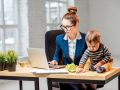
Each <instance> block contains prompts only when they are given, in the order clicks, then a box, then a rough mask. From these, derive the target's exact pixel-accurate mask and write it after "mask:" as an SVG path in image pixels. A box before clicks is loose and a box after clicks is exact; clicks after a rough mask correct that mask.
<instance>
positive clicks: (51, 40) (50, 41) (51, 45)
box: [45, 30, 104, 88]
mask: <svg viewBox="0 0 120 90" xmlns="http://www.w3.org/2000/svg"><path fill="white" fill-rule="evenodd" d="M59 34H64V31H63V30H51V31H47V32H46V33H45V52H46V57H47V60H48V61H52V60H53V55H54V53H55V49H56V43H55V42H56V36H57V35H59ZM58 64H60V65H61V64H62V54H61V59H60V62H59V63H58ZM103 86H104V85H97V88H102V87H103ZM52 87H56V88H59V84H58V83H57V82H52Z"/></svg>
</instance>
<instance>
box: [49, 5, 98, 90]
mask: <svg viewBox="0 0 120 90" xmlns="http://www.w3.org/2000/svg"><path fill="white" fill-rule="evenodd" d="M76 13H77V8H76V7H70V8H68V13H66V14H65V15H64V16H63V18H62V25H61V28H62V29H63V30H64V31H65V34H61V35H58V36H57V37H56V51H55V54H54V57H53V61H52V62H51V63H52V64H54V65H55V64H58V62H59V59H60V55H61V52H62V56H63V64H64V65H66V64H70V63H74V64H76V65H79V61H80V59H81V56H82V54H83V53H84V51H85V49H86V48H87V47H86V43H85V34H84V33H82V32H79V31H78V25H79V18H78V16H77V15H76ZM88 88H89V90H96V87H95V86H94V85H90V84H69V83H67V84H65V83H60V90H88Z"/></svg>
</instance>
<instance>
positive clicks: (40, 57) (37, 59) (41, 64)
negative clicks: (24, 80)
mask: <svg viewBox="0 0 120 90" xmlns="http://www.w3.org/2000/svg"><path fill="white" fill-rule="evenodd" d="M27 52H28V57H29V60H30V64H31V66H32V67H35V68H45V69H48V68H49V65H48V62H47V58H46V54H45V49H43V48H28V49H27Z"/></svg>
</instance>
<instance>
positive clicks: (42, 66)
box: [27, 48, 68, 74]
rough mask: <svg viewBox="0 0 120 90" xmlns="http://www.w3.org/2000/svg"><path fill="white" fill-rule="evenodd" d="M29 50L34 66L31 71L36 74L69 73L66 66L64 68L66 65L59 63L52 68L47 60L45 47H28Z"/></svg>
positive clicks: (31, 62)
mask: <svg viewBox="0 0 120 90" xmlns="http://www.w3.org/2000/svg"><path fill="white" fill-rule="evenodd" d="M27 51H28V57H29V60H30V64H31V66H32V67H33V69H32V70H31V71H30V72H32V73H34V74H43V73H48V74H49V73H54V74H55V73H59V74H62V73H68V71H67V70H66V69H65V68H63V67H64V66H59V65H57V66H53V67H51V68H50V67H49V64H48V62H47V58H46V54H45V50H44V49H43V48H28V49H27ZM59 68H62V69H59Z"/></svg>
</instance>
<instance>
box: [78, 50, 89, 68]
mask: <svg viewBox="0 0 120 90" xmlns="http://www.w3.org/2000/svg"><path fill="white" fill-rule="evenodd" d="M88 57H89V52H88V51H87V50H85V52H84V54H83V55H82V58H81V60H80V63H79V66H78V67H79V68H84V65H85V63H86V61H87V59H88Z"/></svg>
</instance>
